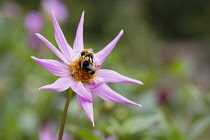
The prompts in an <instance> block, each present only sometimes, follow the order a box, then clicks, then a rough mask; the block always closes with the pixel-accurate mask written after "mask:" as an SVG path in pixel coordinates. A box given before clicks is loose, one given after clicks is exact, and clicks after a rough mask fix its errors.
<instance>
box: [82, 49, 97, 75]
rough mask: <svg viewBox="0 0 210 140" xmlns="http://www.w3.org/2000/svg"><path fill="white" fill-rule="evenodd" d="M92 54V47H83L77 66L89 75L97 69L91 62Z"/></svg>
mask: <svg viewBox="0 0 210 140" xmlns="http://www.w3.org/2000/svg"><path fill="white" fill-rule="evenodd" d="M93 56H94V54H93V52H92V49H84V50H83V51H82V52H81V54H80V59H82V60H81V61H80V62H79V66H80V67H81V68H82V70H84V71H87V72H88V74H90V75H94V74H95V73H96V71H97V68H96V66H95V64H94V63H93Z"/></svg>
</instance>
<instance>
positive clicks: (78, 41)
mask: <svg viewBox="0 0 210 140" xmlns="http://www.w3.org/2000/svg"><path fill="white" fill-rule="evenodd" d="M84 14H85V12H83V13H82V16H81V19H80V22H79V25H78V28H77V32H76V37H75V40H74V51H75V52H77V51H78V52H80V51H82V50H84V41H83V26H84Z"/></svg>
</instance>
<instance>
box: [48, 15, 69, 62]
mask: <svg viewBox="0 0 210 140" xmlns="http://www.w3.org/2000/svg"><path fill="white" fill-rule="evenodd" d="M52 20H53V25H54V34H55V39H56V42H57V43H58V46H59V48H60V49H61V52H62V53H63V54H64V56H65V57H66V59H68V60H69V61H71V54H72V48H71V47H70V46H69V44H68V43H67V41H66V38H65V36H64V34H63V32H62V30H61V28H60V26H59V24H58V22H57V20H56V18H55V15H54V12H52Z"/></svg>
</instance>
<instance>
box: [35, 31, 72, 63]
mask: <svg viewBox="0 0 210 140" xmlns="http://www.w3.org/2000/svg"><path fill="white" fill-rule="evenodd" d="M36 35H37V36H38V37H39V38H40V39H41V40H42V41H43V42H44V43H45V45H46V46H47V47H48V48H49V49H50V50H51V51H52V52H53V53H54V54H55V55H57V56H58V57H59V58H60V59H61V60H62V61H63V62H65V63H68V60H67V59H66V58H65V57H64V55H63V54H62V53H61V52H60V51H59V50H58V49H57V48H56V47H55V46H54V45H53V44H51V43H50V42H49V41H48V40H47V39H46V38H44V37H43V36H42V35H40V34H38V33H36Z"/></svg>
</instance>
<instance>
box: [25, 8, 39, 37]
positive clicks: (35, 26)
mask: <svg viewBox="0 0 210 140" xmlns="http://www.w3.org/2000/svg"><path fill="white" fill-rule="evenodd" d="M42 27H43V18H42V14H41V13H39V12H37V11H31V12H29V13H28V14H27V15H26V18H25V28H26V29H27V31H28V32H33V33H36V32H40V31H41V30H42Z"/></svg>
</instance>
